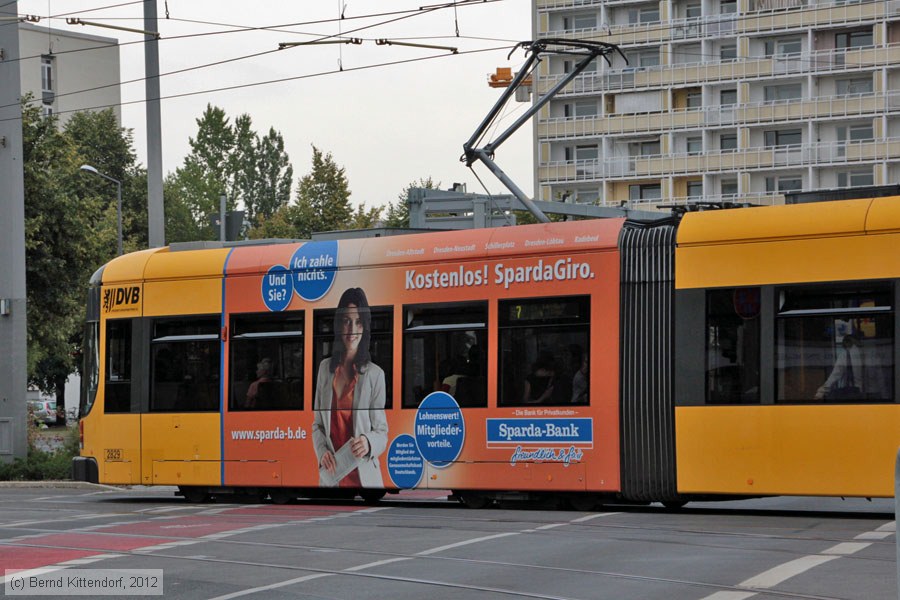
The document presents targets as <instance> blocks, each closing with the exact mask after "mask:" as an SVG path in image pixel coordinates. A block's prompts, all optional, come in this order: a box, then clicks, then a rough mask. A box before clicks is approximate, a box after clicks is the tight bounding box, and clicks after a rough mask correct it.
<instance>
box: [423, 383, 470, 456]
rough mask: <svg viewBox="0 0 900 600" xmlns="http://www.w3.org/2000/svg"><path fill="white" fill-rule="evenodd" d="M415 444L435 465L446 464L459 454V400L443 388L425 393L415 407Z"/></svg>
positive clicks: (461, 432) (462, 423) (462, 430)
mask: <svg viewBox="0 0 900 600" xmlns="http://www.w3.org/2000/svg"><path fill="white" fill-rule="evenodd" d="M415 428H416V445H417V446H418V447H419V452H421V453H422V457H423V458H424V459H425V460H427V461H428V462H429V463H431V464H432V465H434V466H435V467H446V466H447V465H449V464H450V463H452V462H453V461H454V460H456V458H457V457H458V456H459V453H460V452H461V451H462V446H463V442H464V441H465V439H466V423H465V420H464V419H463V414H462V411H461V410H460V408H459V404H457V403H456V400H454V399H453V396H451V395H450V394H448V393H446V392H432V393H430V394H428V395H427V396H426V397H425V399H424V400H422V403H421V404H420V405H419V410H418V411H416V422H415Z"/></svg>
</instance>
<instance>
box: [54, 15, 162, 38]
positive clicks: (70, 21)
mask: <svg viewBox="0 0 900 600" xmlns="http://www.w3.org/2000/svg"><path fill="white" fill-rule="evenodd" d="M66 24H67V25H87V26H90V27H102V28H103V29H115V30H117V31H127V32H129V33H139V34H141V35H149V36H150V37H153V38H156V39H159V38H160V34H159V32H158V31H147V30H146V29H135V28H133V27H122V26H121V25H108V24H106V23H97V22H96V21H85V20H84V19H78V18H72V17H69V18H67V19H66Z"/></svg>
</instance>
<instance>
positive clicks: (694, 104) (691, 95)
mask: <svg viewBox="0 0 900 600" xmlns="http://www.w3.org/2000/svg"><path fill="white" fill-rule="evenodd" d="M684 100H685V105H686V108H703V92H702V91H701V90H699V89H691V90H688V91H687V93H686V94H685V95H684Z"/></svg>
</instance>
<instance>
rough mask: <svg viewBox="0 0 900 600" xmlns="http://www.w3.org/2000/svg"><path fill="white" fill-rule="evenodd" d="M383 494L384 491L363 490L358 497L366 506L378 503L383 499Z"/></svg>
mask: <svg viewBox="0 0 900 600" xmlns="http://www.w3.org/2000/svg"><path fill="white" fill-rule="evenodd" d="M385 493H386V492H385V491H384V490H363V491H361V492H360V493H359V495H360V496H362V499H363V502H365V503H366V504H378V501H379V500H381V499H382V498H384V494H385Z"/></svg>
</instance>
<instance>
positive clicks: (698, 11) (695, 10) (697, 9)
mask: <svg viewBox="0 0 900 600" xmlns="http://www.w3.org/2000/svg"><path fill="white" fill-rule="evenodd" d="M684 16H685V17H686V18H688V19H699V18H700V17H702V16H703V6H702V5H701V4H699V3H698V4H688V5H687V6H686V7H685V8H684Z"/></svg>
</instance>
